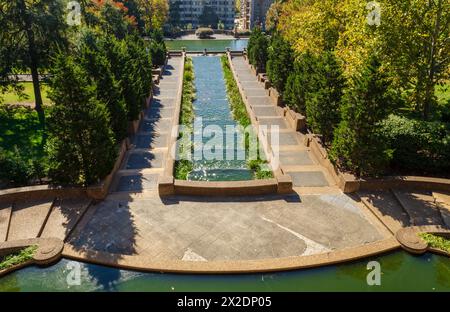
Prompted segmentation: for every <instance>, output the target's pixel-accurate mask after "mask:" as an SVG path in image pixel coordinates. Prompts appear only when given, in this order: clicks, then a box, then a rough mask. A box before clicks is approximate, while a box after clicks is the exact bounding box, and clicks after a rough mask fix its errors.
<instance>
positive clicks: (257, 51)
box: [248, 28, 269, 72]
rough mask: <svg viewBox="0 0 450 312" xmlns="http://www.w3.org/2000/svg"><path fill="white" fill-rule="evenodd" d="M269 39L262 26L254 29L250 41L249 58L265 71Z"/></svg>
mask: <svg viewBox="0 0 450 312" xmlns="http://www.w3.org/2000/svg"><path fill="white" fill-rule="evenodd" d="M268 46H269V41H268V39H267V37H266V35H265V34H264V33H263V32H262V31H261V29H260V28H255V30H253V32H252V34H251V36H250V39H249V41H248V59H249V61H250V64H252V65H254V66H256V67H257V68H258V70H260V71H262V72H264V71H265V70H266V63H267V58H268V55H267V50H268Z"/></svg>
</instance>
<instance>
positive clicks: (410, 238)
mask: <svg viewBox="0 0 450 312" xmlns="http://www.w3.org/2000/svg"><path fill="white" fill-rule="evenodd" d="M420 233H429V234H436V235H447V236H450V229H449V228H445V227H441V226H436V225H426V226H410V227H407V228H403V229H400V230H398V231H397V233H396V234H395V237H396V239H397V240H398V241H399V243H400V244H401V246H402V248H403V249H405V250H406V251H408V252H410V253H413V254H423V253H425V252H427V251H431V252H434V253H439V254H441V255H444V256H447V257H450V253H448V252H446V251H445V250H441V249H437V248H433V247H431V246H430V245H429V244H428V243H427V242H426V241H425V240H424V239H422V238H421V237H420V236H419V234H420Z"/></svg>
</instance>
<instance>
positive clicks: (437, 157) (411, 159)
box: [379, 115, 450, 174]
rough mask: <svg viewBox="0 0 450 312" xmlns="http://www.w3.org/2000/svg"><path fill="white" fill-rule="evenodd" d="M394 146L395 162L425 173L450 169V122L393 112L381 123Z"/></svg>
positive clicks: (395, 164)
mask: <svg viewBox="0 0 450 312" xmlns="http://www.w3.org/2000/svg"><path fill="white" fill-rule="evenodd" d="M379 132H380V134H381V136H382V137H383V139H384V140H385V141H386V142H387V143H388V144H389V146H390V147H391V148H392V149H393V150H394V154H393V159H392V166H393V167H394V168H397V169H400V170H408V171H413V172H414V171H418V174H421V173H440V174H443V173H447V174H448V173H449V172H450V124H448V123H443V122H438V121H436V122H431V121H423V120H417V119H409V118H407V117H402V116H396V115H390V116H389V117H388V118H386V119H385V120H383V121H382V122H381V123H380V124H379Z"/></svg>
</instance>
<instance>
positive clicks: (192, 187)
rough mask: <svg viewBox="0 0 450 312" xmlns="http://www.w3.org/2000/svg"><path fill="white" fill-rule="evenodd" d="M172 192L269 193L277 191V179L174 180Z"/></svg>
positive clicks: (244, 194)
mask: <svg viewBox="0 0 450 312" xmlns="http://www.w3.org/2000/svg"><path fill="white" fill-rule="evenodd" d="M285 188H286V187H285ZM291 191H292V183H291ZM174 192H175V194H176V195H196V196H247V195H270V194H277V193H278V181H277V180H276V179H265V180H251V181H225V182H212V181H183V180H174Z"/></svg>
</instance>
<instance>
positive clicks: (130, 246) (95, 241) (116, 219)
mask: <svg viewBox="0 0 450 312" xmlns="http://www.w3.org/2000/svg"><path fill="white" fill-rule="evenodd" d="M130 202H132V198H131V197H130V196H126V197H122V198H121V199H120V200H109V199H106V200H104V201H102V202H99V203H98V204H96V205H93V206H91V207H90V208H89V210H88V211H87V212H86V214H85V216H84V217H83V219H82V220H81V222H80V224H79V225H78V227H77V228H76V230H75V231H74V232H73V233H72V235H71V236H70V237H69V239H68V243H70V245H71V246H72V247H73V249H74V250H75V251H77V252H79V253H81V254H83V255H84V257H85V258H86V259H95V262H98V263H108V264H111V265H114V264H118V263H119V262H120V261H122V260H123V259H124V256H126V255H136V254H137V253H138V250H137V246H136V237H137V235H139V232H138V228H137V226H136V222H135V221H136V220H135V216H134V215H133V214H132V212H131V210H130V207H129V203H130ZM88 271H89V274H90V275H91V276H92V277H93V278H94V279H95V280H96V282H97V284H98V285H99V286H101V287H102V288H103V289H104V290H112V289H114V287H115V286H114V285H115V282H116V281H118V280H119V279H120V277H121V276H120V271H119V270H101V269H99V268H98V267H96V266H88Z"/></svg>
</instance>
